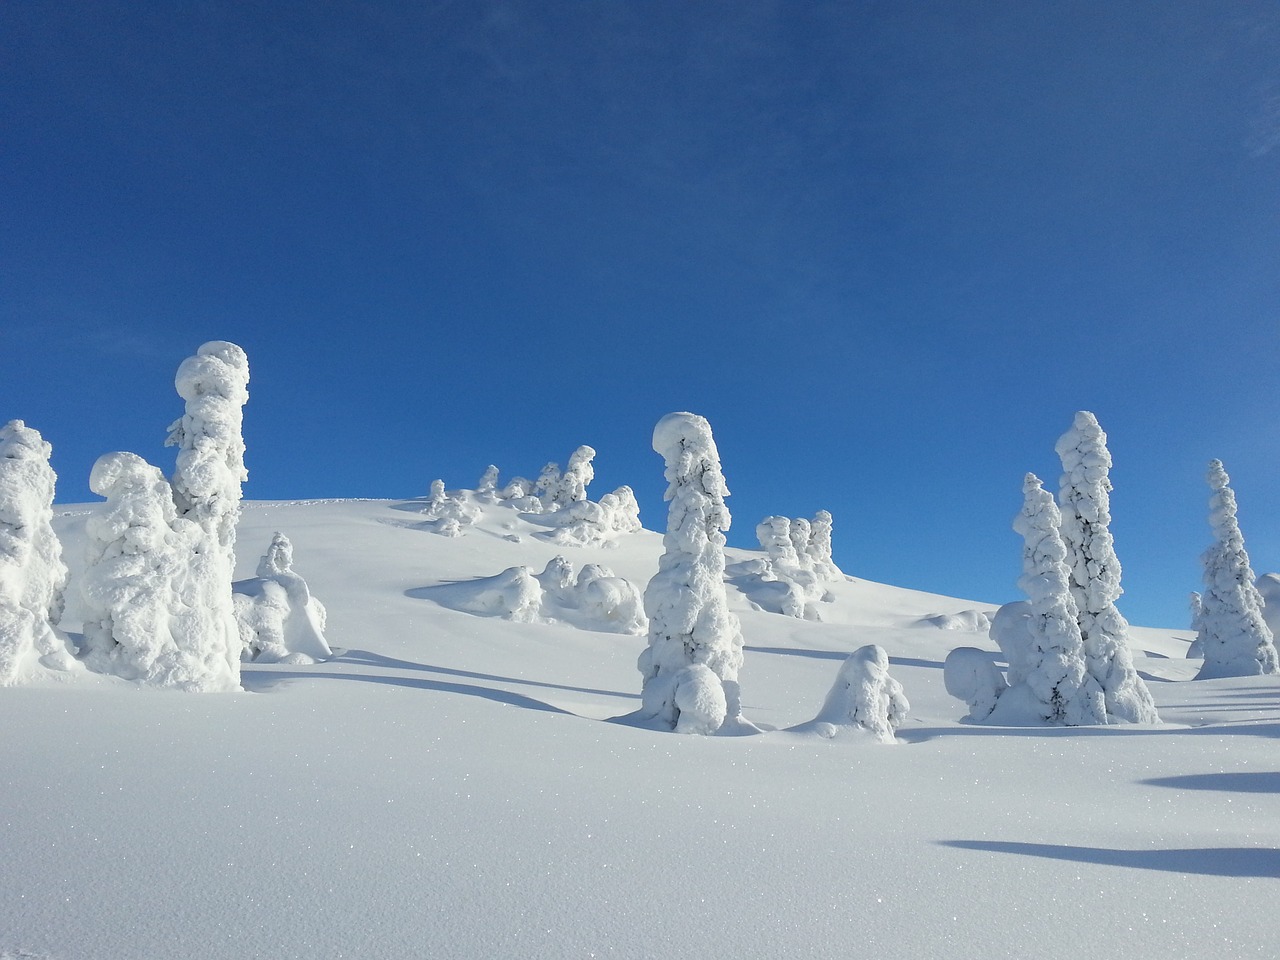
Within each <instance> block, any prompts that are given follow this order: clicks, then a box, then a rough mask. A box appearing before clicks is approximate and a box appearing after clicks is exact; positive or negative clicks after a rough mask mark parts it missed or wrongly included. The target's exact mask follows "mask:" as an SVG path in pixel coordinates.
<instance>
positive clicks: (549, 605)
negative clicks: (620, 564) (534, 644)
mask: <svg viewBox="0 0 1280 960" xmlns="http://www.w3.org/2000/svg"><path fill="white" fill-rule="evenodd" d="M414 595H415V596H420V597H425V598H427V599H430V600H434V601H435V602H437V603H439V604H441V605H442V606H446V607H449V608H451V609H454V610H460V611H462V612H465V613H474V614H479V615H481V616H501V617H505V618H506V619H508V620H514V621H517V622H520V623H535V622H543V621H548V620H555V621H560V622H563V623H568V624H570V625H572V626H575V627H578V628H579V629H582V630H593V631H596V632H598V633H620V634H629V635H633V636H643V635H644V634H645V633H646V632H647V631H648V629H649V621H648V620H647V619H646V618H645V615H644V609H643V600H642V597H641V593H640V591H639V590H638V589H637V588H636V586H635V585H634V584H632V583H631V582H630V581H629V580H625V579H623V578H622V577H619V576H616V575H615V574H614V573H613V571H612V570H610V569H609V568H608V567H605V566H602V565H600V564H596V563H589V564H586V565H585V566H583V568H582V570H581V571H580V572H576V573H575V571H574V568H573V564H572V563H571V562H570V561H569V560H567V559H566V558H564V557H561V556H556V557H552V558H551V560H549V561H548V562H547V565H546V567H545V568H544V569H543V571H542V573H539V574H531V573H530V572H529V569H528V568H527V567H523V566H521V567H511V568H509V569H507V570H504V571H502V573H500V574H498V575H497V576H494V577H482V578H480V579H477V580H471V581H467V582H462V583H447V584H441V585H439V586H434V587H425V588H423V589H421V590H418V591H415V592H414Z"/></svg>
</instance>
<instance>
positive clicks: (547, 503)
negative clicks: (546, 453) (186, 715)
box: [533, 462, 560, 509]
mask: <svg viewBox="0 0 1280 960" xmlns="http://www.w3.org/2000/svg"><path fill="white" fill-rule="evenodd" d="M533 492H534V493H535V494H536V495H537V496H538V497H539V498H541V500H542V505H543V507H544V508H546V509H554V507H555V505H556V497H558V496H559V495H560V464H558V463H555V462H550V463H548V464H546V466H544V467H543V468H542V472H541V473H539V474H538V479H537V480H536V481H534V484H533Z"/></svg>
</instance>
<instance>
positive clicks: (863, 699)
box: [792, 644, 911, 743]
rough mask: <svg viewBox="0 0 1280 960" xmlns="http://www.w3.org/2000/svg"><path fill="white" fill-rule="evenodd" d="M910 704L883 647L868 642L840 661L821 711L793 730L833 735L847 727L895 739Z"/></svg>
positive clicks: (885, 741) (888, 740)
mask: <svg viewBox="0 0 1280 960" xmlns="http://www.w3.org/2000/svg"><path fill="white" fill-rule="evenodd" d="M910 708H911V704H910V703H908V701H907V698H906V695H905V694H904V693H903V691H902V684H900V683H899V682H898V681H897V680H895V679H894V678H893V677H891V676H889V656H888V654H886V653H885V652H884V648H883V647H880V646H877V645H876V644H868V645H867V646H865V647H859V648H858V649H857V650H855V651H853V653H851V654H850V655H849V657H848V658H847V659H846V660H845V661H844V663H843V664H841V665H840V671H839V673H837V674H836V682H835V684H834V685H833V686H832V687H831V691H830V693H828V694H827V699H826V702H824V703H823V705H822V709H821V710H820V711H818V715H817V716H816V717H814V718H813V719H812V720H811V721H809V722H808V723H806V724H801V725H800V726H798V727H793V728H792V730H793V731H794V732H813V733H816V734H818V735H819V736H821V737H825V738H827V739H831V738H833V737H836V736H839V735H840V734H841V733H842V732H847V731H852V730H856V731H865V732H866V733H870V734H871V735H872V736H874V737H875V738H876V739H877V740H879V741H880V742H882V743H894V742H895V738H894V731H895V730H897V729H898V727H900V726H901V725H902V722H903V721H904V720H905V719H906V718H907V711H908V710H909V709H910Z"/></svg>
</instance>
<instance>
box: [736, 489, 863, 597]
mask: <svg viewBox="0 0 1280 960" xmlns="http://www.w3.org/2000/svg"><path fill="white" fill-rule="evenodd" d="M831 531H832V518H831V514H830V513H829V512H828V511H826V510H819V511H818V513H817V514H816V515H815V516H814V518H813V520H812V522H811V521H809V520H806V519H804V518H803V517H800V518H798V519H795V520H792V519H791V518H789V517H765V518H764V519H763V520H761V521H760V523H759V524H757V525H756V538H757V539H758V540H759V541H760V548H761V550H763V551H764V554H765V555H764V557H763V558H761V559H758V560H749V561H746V562H744V563H739V564H735V565H734V566H733V567H732V568H731V570H730V573H731V574H732V578H733V580H734V583H735V584H736V585H737V586H738V588H739V589H741V590H742V591H743V592H744V593H746V594H747V596H748V597H749V598H750V599H751V602H752V603H753V604H754V605H755V606H756V607H759V608H761V609H765V610H769V611H771V612H774V613H782V614H785V615H786V616H789V617H798V618H800V619H802V620H821V619H822V613H821V607H820V606H819V604H820V603H822V602H824V601H829V600H831V594H830V592H829V591H828V590H827V587H828V585H829V584H831V583H833V582H834V581H835V580H837V579H839V578H840V577H842V576H843V574H842V573H841V572H840V568H839V567H837V566H836V564H835V561H834V560H833V559H832V558H831Z"/></svg>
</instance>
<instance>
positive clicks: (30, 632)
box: [0, 420, 76, 686]
mask: <svg viewBox="0 0 1280 960" xmlns="http://www.w3.org/2000/svg"><path fill="white" fill-rule="evenodd" d="M52 452H53V448H52V447H51V446H50V445H49V444H48V443H47V442H46V441H45V440H44V438H43V437H41V436H40V433H39V431H37V430H33V429H32V428H30V427H28V426H27V425H26V424H25V423H23V422H22V421H21V420H10V421H9V422H8V423H7V424H5V425H4V426H3V427H0V686H6V685H8V684H12V683H17V682H20V681H21V680H24V679H26V678H28V677H30V676H31V675H33V674H36V673H39V672H40V670H41V668H47V669H52V670H59V671H62V670H69V669H72V668H73V667H75V666H76V662H75V660H74V658H73V657H72V653H73V650H72V648H71V646H70V644H69V643H68V642H67V638H66V636H65V635H64V634H63V633H62V632H61V631H60V630H59V629H58V623H59V621H60V620H61V619H62V608H63V592H64V590H65V588H66V584H67V567H66V564H64V563H63V562H62V546H61V544H60V543H59V542H58V538H57V536H56V535H55V534H54V532H53V509H52V507H53V492H54V483H55V481H56V477H55V475H54V472H53V468H52V467H51V466H49V455H50V454H51V453H52Z"/></svg>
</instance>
